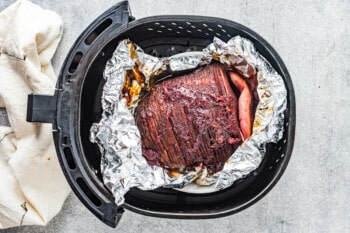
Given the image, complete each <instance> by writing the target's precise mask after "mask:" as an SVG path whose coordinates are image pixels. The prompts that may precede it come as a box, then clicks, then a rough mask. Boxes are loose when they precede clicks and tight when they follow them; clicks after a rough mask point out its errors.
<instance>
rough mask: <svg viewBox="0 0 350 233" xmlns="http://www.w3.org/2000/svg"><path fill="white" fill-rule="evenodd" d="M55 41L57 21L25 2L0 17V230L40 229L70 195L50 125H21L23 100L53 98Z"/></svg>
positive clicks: (59, 24)
mask: <svg viewBox="0 0 350 233" xmlns="http://www.w3.org/2000/svg"><path fill="white" fill-rule="evenodd" d="M61 36H62V20H61V18H60V17H59V16H58V15H57V14H56V13H54V12H52V11H49V10H44V9H42V8H40V7H39V6H37V5H35V4H33V3H31V2H29V1H26V0H20V1H17V2H15V3H14V4H12V5H11V6H9V7H8V8H6V9H5V10H3V11H2V12H0V105H1V106H0V107H5V108H6V111H7V113H8V118H9V122H10V127H6V126H0V229H1V228H8V227H13V226H19V225H32V224H36V225H45V224H46V223H47V222H48V221H50V219H52V217H54V216H55V215H56V214H57V213H58V212H59V211H60V209H61V208H62V205H63V202H64V200H65V199H66V197H67V196H68V194H69V191H70V189H69V186H68V184H67V182H66V180H65V178H64V176H63V173H62V171H61V169H60V166H59V164H58V161H57V156H56V152H55V148H54V143H53V138H52V129H51V124H32V123H28V122H26V110H27V95H28V94H29V93H37V94H51V95H52V94H53V93H54V87H55V83H56V76H55V74H54V72H53V68H52V66H51V58H52V56H53V55H54V53H55V51H56V48H57V46H58V43H59V41H60V39H61Z"/></svg>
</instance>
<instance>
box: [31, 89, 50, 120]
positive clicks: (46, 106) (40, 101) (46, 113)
mask: <svg viewBox="0 0 350 233" xmlns="http://www.w3.org/2000/svg"><path fill="white" fill-rule="evenodd" d="M55 114H56V98H55V96H49V95H34V94H30V95H28V105H27V121H28V122H41V123H53V121H54V118H55Z"/></svg>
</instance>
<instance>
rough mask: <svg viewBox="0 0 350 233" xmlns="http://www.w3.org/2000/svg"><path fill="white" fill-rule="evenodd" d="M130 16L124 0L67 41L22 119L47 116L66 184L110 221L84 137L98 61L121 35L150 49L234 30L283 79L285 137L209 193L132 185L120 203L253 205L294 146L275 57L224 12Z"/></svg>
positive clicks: (96, 105) (115, 212) (161, 50)
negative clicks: (52, 81) (53, 73)
mask: <svg viewBox="0 0 350 233" xmlns="http://www.w3.org/2000/svg"><path fill="white" fill-rule="evenodd" d="M132 20H133V18H132V17H130V15H129V12H128V4H127V2H121V3H119V4H117V5H115V6H114V7H112V8H111V9H109V10H108V11H106V12H105V13H104V14H102V15H101V16H100V17H99V18H97V19H96V20H95V21H94V22H93V23H92V24H91V25H90V26H89V27H88V28H87V29H86V30H85V31H84V32H83V33H82V34H81V36H80V37H79V38H78V40H77V41H76V42H75V44H74V45H73V47H72V49H71V51H70V52H69V54H68V56H67V58H66V60H65V62H64V64H63V67H62V70H61V73H60V75H59V80H58V83H57V90H56V93H55V96H54V97H48V96H35V95H34V96H33V95H32V96H29V106H30V107H29V108H28V120H29V121H35V122H38V121H40V122H51V123H53V134H54V140H55V144H56V149H57V152H58V157H59V160H60V163H61V166H62V169H63V171H64V174H65V176H66V178H67V180H68V182H69V184H70V185H71V187H72V190H73V191H74V192H75V194H76V195H77V196H78V197H79V199H80V200H81V201H82V202H83V203H84V204H85V205H86V206H87V207H88V208H89V209H90V210H91V211H92V212H93V213H94V214H95V215H96V216H97V217H99V218H100V219H101V220H102V221H104V222H105V223H106V224H108V225H110V226H114V227H115V226H116V224H117V223H118V220H119V219H120V216H121V214H122V213H123V210H122V207H119V206H116V205H115V204H114V198H113V196H112V194H111V193H110V192H109V191H108V190H107V189H106V188H105V187H104V185H103V182H102V178H101V174H100V158H101V154H100V152H99V150H98V148H97V146H96V145H95V144H92V143H91V142H90V141H89V129H90V127H91V125H92V123H93V122H97V121H99V119H100V115H101V112H102V110H101V103H100V97H101V91H102V87H103V84H104V80H103V70H104V66H105V64H106V62H107V60H108V59H109V58H110V57H111V56H112V53H113V51H114V49H115V47H116V45H117V44H118V42H119V41H120V40H121V39H125V38H129V39H131V40H132V41H134V42H136V43H137V44H138V45H139V46H140V47H142V48H143V49H144V50H145V52H147V53H149V54H152V55H155V56H169V55H173V54H175V53H180V52H184V51H195V50H201V49H203V48H204V47H205V46H207V45H208V44H209V43H210V42H212V39H213V36H216V37H219V38H220V39H222V40H224V41H227V40H228V39H230V38H231V37H233V36H235V35H240V36H242V37H245V38H248V39H250V40H251V41H252V42H253V43H254V45H255V47H256V49H257V51H259V52H260V53H261V54H262V55H263V56H264V57H265V58H266V59H267V60H268V61H269V62H270V63H271V65H272V66H273V67H274V68H275V69H276V71H277V72H278V73H279V74H280V75H281V76H282V78H283V80H284V82H285V85H286V89H287V92H288V96H287V98H288V101H287V110H286V111H285V124H284V126H285V131H284V134H283V138H282V139H281V140H280V141H279V142H278V143H277V144H269V145H268V146H267V151H266V155H265V158H264V160H263V162H262V164H261V166H260V167H259V168H258V169H257V170H256V171H255V172H253V173H252V174H250V175H248V176H247V177H246V178H244V179H241V180H239V181H237V182H236V183H235V184H234V185H233V186H232V187H230V188H227V189H225V190H222V191H218V192H215V193H210V194H188V193H183V192H179V191H176V190H173V189H164V188H159V189H157V190H153V191H141V190H139V189H137V188H134V189H132V190H131V191H130V192H129V193H128V194H127V195H126V202H125V204H124V205H123V207H125V208H127V209H130V210H132V211H135V212H138V213H141V214H145V215H151V216H157V217H168V218H184V217H185V218H211V217H219V216H225V215H229V214H233V213H235V212H237V211H239V210H241V209H244V208H246V207H248V206H250V205H252V204H253V203H255V202H256V201H257V200H259V199H260V198H261V197H262V196H264V195H265V194H266V193H267V192H268V191H269V190H270V189H271V188H272V187H273V186H274V185H275V184H276V183H277V181H278V180H279V178H280V177H281V175H282V174H283V172H284V170H285V168H286V166H287V164H288V161H289V159H290V156H291V153H292V148H293V142H294V128H295V97H294V90H293V86H292V82H291V79H290V76H289V74H288V71H287V69H286V67H285V65H284V63H283V62H282V60H281V58H280V57H279V56H278V54H277V52H276V51H275V50H274V49H273V48H272V47H271V46H270V45H269V44H268V43H267V42H266V41H265V40H264V39H263V38H261V37H260V36H259V35H258V34H256V33H255V32H253V31H251V30H250V29H248V28H246V27H244V26H242V25H240V24H237V23H235V22H232V21H229V20H225V19H220V18H212V17H200V16H154V17H148V18H143V19H140V20H136V21H132ZM43 105H45V107H43ZM43 113H44V114H43Z"/></svg>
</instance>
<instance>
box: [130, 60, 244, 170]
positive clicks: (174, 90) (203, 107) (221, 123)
mask: <svg viewBox="0 0 350 233" xmlns="http://www.w3.org/2000/svg"><path fill="white" fill-rule="evenodd" d="M238 116H239V114H238V99H237V97H236V95H235V93H234V91H233V90H232V88H231V86H230V83H229V79H228V77H227V75H226V73H225V70H224V69H223V68H222V66H221V65H219V64H212V65H208V66H205V67H203V68H200V69H198V70H196V71H195V72H193V73H191V74H187V75H183V76H180V77H176V78H173V79H168V80H165V81H163V82H161V83H159V84H157V85H156V86H155V87H154V88H153V89H152V91H151V92H150V94H149V95H148V96H146V97H145V98H144V99H143V100H142V101H141V102H140V104H139V105H138V107H137V108H136V111H135V120H136V124H137V126H138V128H139V130H140V133H141V141H142V152H143V155H144V157H145V158H146V159H147V161H148V163H149V164H150V165H157V166H161V167H164V168H167V169H171V170H178V171H179V172H184V171H186V170H188V169H191V168H193V167H195V166H198V165H203V166H206V167H207V168H208V171H209V173H214V172H217V171H220V170H221V169H222V167H223V165H224V163H225V161H226V160H227V159H228V158H229V157H230V156H231V155H232V153H233V152H234V151H235V150H236V149H237V147H238V146H239V145H240V144H241V143H242V140H243V138H242V136H243V135H242V133H241V130H240V128H239V125H240V121H239V118H238ZM244 136H246V135H244Z"/></svg>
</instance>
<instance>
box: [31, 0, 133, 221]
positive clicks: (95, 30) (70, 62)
mask: <svg viewBox="0 0 350 233" xmlns="http://www.w3.org/2000/svg"><path fill="white" fill-rule="evenodd" d="M133 20H134V17H132V16H131V15H130V8H129V4H128V1H122V2H119V3H117V4H115V5H114V6H112V7H111V8H110V9H108V10H107V11H105V12H104V13H102V14H101V15H100V16H99V17H98V18H97V19H95V20H94V21H93V22H92V23H91V24H90V26H89V27H88V28H87V29H86V30H85V31H84V32H82V33H81V35H80V36H79V38H78V39H77V40H76V41H75V43H74V45H73V46H72V48H71V50H70V52H69V54H68V55H67V57H66V60H65V62H64V64H63V66H62V69H61V73H60V76H59V79H58V81H57V85H56V91H55V94H54V95H53V96H49V95H37V94H30V95H28V105H27V121H28V122H40V123H52V124H53V137H54V142H55V146H56V151H57V156H58V160H59V162H60V165H61V168H62V170H63V173H64V175H65V177H66V179H67V181H68V183H69V185H70V186H71V188H72V190H73V191H74V193H75V194H76V195H77V197H78V198H79V199H80V201H81V202H82V203H83V204H84V205H85V206H86V207H87V208H88V209H89V210H90V211H91V212H92V213H93V214H94V215H95V216H96V217H98V218H99V219H100V220H101V221H103V222H104V223H105V224H107V225H108V226H111V227H116V226H117V225H118V223H119V220H120V219H121V216H122V214H123V212H124V209H123V208H122V207H120V206H117V205H115V203H114V199H113V198H109V199H107V198H106V193H108V191H107V190H106V189H105V188H104V187H103V184H102V182H101V181H99V182H98V183H99V184H96V182H95V181H94V180H92V179H91V178H90V175H89V174H91V173H92V172H93V171H92V170H91V167H90V166H89V165H88V164H87V162H86V161H85V160H84V159H82V158H81V154H80V153H81V151H80V150H81V149H80V146H79V145H80V144H79V143H77V141H79V140H78V139H77V138H78V137H77V136H76V135H77V134H79V133H78V130H77V128H78V127H77V125H79V122H76V121H75V119H77V112H79V111H77V99H76V98H74V96H75V95H76V94H77V93H75V92H74V91H72V90H74V88H73V86H75V85H77V83H79V81H81V79H82V78H84V77H82V76H80V75H79V73H81V71H79V69H81V68H80V66H81V64H82V63H84V62H86V61H87V60H89V58H88V56H87V55H86V54H89V53H96V47H98V46H96V45H98V44H99V43H101V41H104V40H105V38H106V37H105V36H106V31H108V30H112V29H113V30H115V32H116V33H117V31H118V30H122V29H123V28H125V27H127V24H128V23H129V22H130V21H133ZM74 58H76V59H74ZM73 106H74V107H73ZM71 122H74V123H73V124H71ZM101 185H102V187H101Z"/></svg>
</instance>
